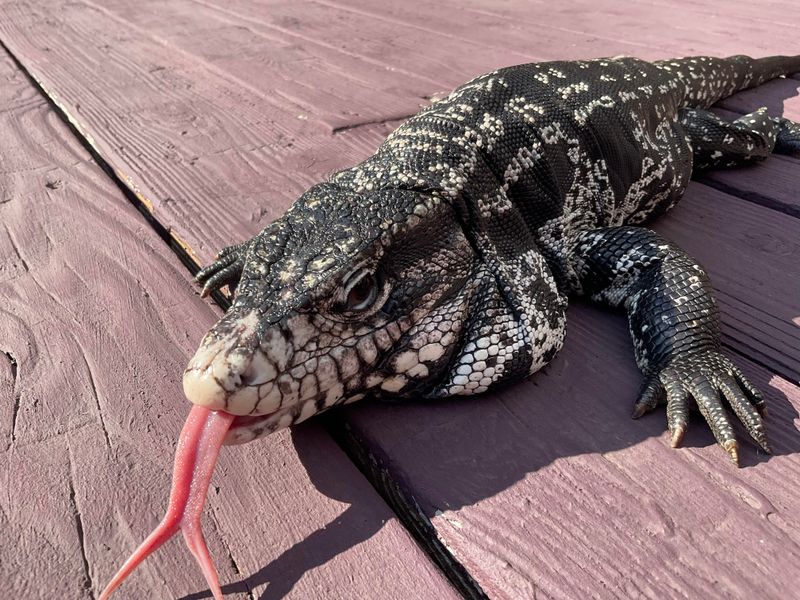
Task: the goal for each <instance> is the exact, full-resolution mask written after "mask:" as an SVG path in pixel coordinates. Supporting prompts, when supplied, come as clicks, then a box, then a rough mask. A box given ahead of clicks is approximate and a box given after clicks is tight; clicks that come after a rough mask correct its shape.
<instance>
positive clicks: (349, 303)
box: [341, 271, 379, 312]
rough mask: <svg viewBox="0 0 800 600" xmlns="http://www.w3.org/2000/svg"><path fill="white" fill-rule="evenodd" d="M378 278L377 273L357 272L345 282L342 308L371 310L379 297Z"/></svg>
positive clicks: (353, 310) (357, 310)
mask: <svg viewBox="0 0 800 600" xmlns="http://www.w3.org/2000/svg"><path fill="white" fill-rule="evenodd" d="M378 291H379V290H378V278H377V277H376V276H375V273H370V272H368V271H361V272H359V273H355V274H354V275H353V277H351V278H350V280H349V281H347V282H346V283H345V289H344V298H345V300H344V302H342V304H341V309H342V310H343V311H346V312H363V311H365V310H369V309H370V308H371V307H372V305H373V304H374V303H375V300H376V299H377V298H378Z"/></svg>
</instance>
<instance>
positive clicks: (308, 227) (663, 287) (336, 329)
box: [184, 56, 800, 461]
mask: <svg viewBox="0 0 800 600" xmlns="http://www.w3.org/2000/svg"><path fill="white" fill-rule="evenodd" d="M793 71H800V57H794V58H787V57H775V58H769V59H761V60H753V59H750V58H748V57H742V56H739V57H732V58H729V59H715V58H690V59H680V60H674V61H662V62H657V63H647V62H643V61H640V60H637V59H633V58H615V59H603V60H592V61H578V62H553V63H540V64H530V65H521V66H516V67H510V68H507V69H502V70H499V71H495V72H493V73H489V74H487V75H483V76H481V77H478V78H476V79H474V80H473V81H471V82H469V83H467V84H465V85H464V86H462V87H460V88H458V89H457V90H455V91H454V92H453V93H452V94H451V95H450V96H449V97H448V98H446V99H444V100H442V101H440V102H437V103H435V104H433V105H432V106H430V107H428V108H426V109H425V110H423V111H421V112H420V113H419V114H418V115H417V116H415V117H413V118H411V119H409V120H408V121H407V122H406V123H405V124H404V125H402V126H401V127H400V128H399V129H397V130H396V131H395V132H394V133H392V135H390V136H389V138H388V139H387V140H386V141H385V142H384V143H383V144H382V145H381V146H380V148H378V150H377V152H376V153H375V155H373V156H372V157H370V158H369V159H367V160H366V161H364V162H363V163H361V164H360V165H357V166H355V167H353V168H351V169H347V170H345V171H342V172H339V173H337V174H335V175H333V176H332V177H331V178H330V179H329V180H328V181H326V182H324V183H321V184H319V185H316V186H314V187H312V188H311V189H309V190H308V191H307V192H306V193H304V194H303V195H302V196H301V197H300V198H299V199H298V200H297V201H296V202H295V203H294V205H293V206H292V207H291V208H290V209H289V211H288V212H287V213H286V214H285V215H284V216H283V217H281V218H280V219H278V220H277V221H275V222H274V223H272V224H270V225H269V226H267V227H266V228H265V229H264V230H263V231H262V232H261V233H259V234H258V235H257V236H255V237H254V238H252V239H251V240H248V241H246V242H244V243H242V244H240V245H238V246H233V247H230V248H227V249H225V250H223V252H221V253H220V255H219V257H218V260H217V261H216V262H215V263H214V264H212V265H210V266H209V267H207V268H206V269H204V270H203V271H202V272H201V273H200V275H199V276H198V279H199V280H200V281H201V282H205V291H206V292H208V291H210V290H212V289H216V288H218V287H221V286H222V285H224V284H226V283H230V284H232V285H235V284H238V285H237V286H236V293H235V297H234V300H233V305H232V306H231V308H230V310H229V311H228V313H227V314H226V315H225V316H224V317H223V318H222V319H221V320H220V322H219V323H218V324H217V325H216V326H215V327H214V328H213V329H212V330H211V331H210V332H209V334H208V335H207V336H206V337H205V338H204V340H203V342H202V345H201V347H200V349H199V350H198V351H197V354H196V355H195V357H194V358H193V359H192V361H191V362H190V364H189V367H188V368H187V371H186V374H185V378H184V389H185V391H186V393H187V397H188V398H189V399H190V400H191V401H192V402H194V403H196V404H199V405H203V406H207V407H209V408H212V409H223V410H226V411H228V412H231V413H233V414H236V415H241V416H242V417H240V418H237V419H236V421H235V422H234V426H233V427H232V428H231V431H230V433H229V434H228V438H227V441H228V442H229V443H235V442H242V441H247V440H250V439H254V438H256V437H259V436H261V435H264V434H267V433H270V432H272V431H275V430H277V429H279V428H282V427H286V426H288V425H290V424H292V423H296V422H299V421H302V420H304V419H306V418H308V417H310V416H312V415H314V414H316V413H318V412H320V411H323V410H326V409H328V408H330V407H332V406H335V405H339V404H343V403H347V402H351V401H354V400H358V399H361V398H364V397H366V396H381V397H391V398H408V397H414V398H440V397H444V396H451V395H458V394H476V393H480V392H484V391H487V390H490V389H494V388H495V387H496V386H498V385H501V384H504V383H507V382H509V381H513V380H515V379H519V378H522V377H525V376H527V375H529V374H531V373H533V372H535V371H537V370H538V369H540V368H541V367H542V366H543V365H545V364H547V362H548V361H549V360H550V359H552V357H553V356H554V355H555V353H556V352H557V351H558V350H559V348H560V347H561V345H562V343H563V340H564V332H565V309H566V306H567V298H568V297H569V296H571V295H586V296H589V297H591V298H592V299H594V300H597V301H599V302H603V303H605V304H607V305H609V306H611V307H614V308H621V309H624V310H626V311H627V313H628V318H629V324H630V331H631V335H632V337H633V341H634V348H635V353H636V359H637V364H638V365H639V367H640V369H641V370H642V372H643V373H644V375H645V377H646V380H645V385H644V387H643V388H642V393H641V396H640V398H639V400H638V401H637V403H636V404H635V406H634V416H635V417H638V416H641V415H642V414H644V413H645V412H647V411H648V410H651V409H653V408H654V407H655V406H657V405H658V404H659V403H661V402H666V403H667V416H668V425H669V428H670V431H671V433H672V441H673V444H674V445H677V444H678V443H679V442H680V439H681V437H682V436H683V433H684V431H685V429H686V425H687V414H688V410H689V407H690V404H692V403H694V404H697V406H698V407H699V409H700V411H701V412H702V414H703V415H704V416H705V418H706V420H707V421H708V423H709V425H710V427H711V429H712V431H713V432H714V435H715V436H716V438H717V440H718V441H719V443H720V444H721V445H722V446H723V448H724V449H725V450H726V451H727V452H728V453H729V454H730V456H731V457H732V458H733V460H734V461H736V460H737V442H736V438H735V437H734V434H733V429H732V427H731V424H730V418H729V415H728V412H727V411H726V410H725V408H724V407H723V404H722V401H721V394H722V396H724V398H725V399H726V400H727V401H728V403H729V404H730V406H731V408H732V409H733V412H734V413H735V414H736V416H737V417H738V418H739V419H740V420H742V421H743V423H744V424H745V426H746V427H747V429H748V431H749V432H750V434H751V435H752V437H753V438H754V439H755V440H756V441H757V442H758V444H759V445H760V446H761V447H762V448H764V449H765V450H768V447H767V441H766V435H765V431H764V425H763V422H762V419H761V415H760V414H759V411H761V410H763V407H764V402H763V399H762V397H761V394H760V393H759V392H758V390H757V389H756V388H755V387H754V386H753V385H752V384H751V383H750V382H748V381H747V379H746V378H745V377H744V376H743V375H742V373H741V372H740V371H739V370H738V368H737V367H736V366H735V365H733V364H732V363H731V362H730V361H729V360H728V359H727V358H726V357H725V356H723V355H722V354H721V353H720V333H719V316H718V311H717V306H716V302H715V300H714V297H713V294H712V291H711V285H710V283H709V281H708V277H707V276H706V274H705V272H704V271H703V269H702V268H701V267H700V266H699V265H698V264H697V263H696V262H695V261H693V260H692V259H691V258H690V257H689V256H687V255H686V254H685V253H684V252H682V251H681V250H680V249H679V248H676V247H675V246H673V245H672V244H670V243H668V242H666V241H664V240H662V239H661V238H659V237H658V236H657V235H656V234H655V233H653V232H652V231H650V230H648V229H644V228H642V227H639V225H640V224H641V223H643V222H645V221H646V220H648V219H650V218H652V217H655V216H657V215H659V214H661V213H663V212H665V211H666V210H668V209H669V208H671V207H672V206H673V205H674V204H675V203H676V202H677V201H678V200H679V199H680V198H681V196H682V195H683V193H684V191H685V189H686V186H687V185H688V183H689V179H690V177H691V175H692V172H693V168H694V170H695V171H696V170H699V169H711V168H716V167H723V166H732V165H737V164H744V163H746V162H748V161H752V160H757V159H760V158H764V157H765V156H767V155H768V154H769V153H770V152H772V151H773V150H774V151H781V152H795V151H797V150H798V148H800V129H798V127H797V125H795V124H793V123H790V122H789V121H786V120H785V119H772V118H770V117H769V116H767V115H766V113H765V112H764V111H759V112H757V113H753V114H752V115H748V116H745V117H742V118H741V119H738V120H737V121H735V122H734V123H726V122H724V121H722V120H721V119H719V118H717V117H715V116H714V115H712V114H711V113H708V112H706V110H705V109H707V108H708V107H709V106H711V104H713V103H714V102H716V101H717V100H719V99H721V98H724V97H726V96H729V95H731V94H733V93H734V92H736V91H738V90H740V89H744V88H746V87H751V86H754V85H758V84H760V83H762V82H764V81H766V80H768V79H771V78H774V77H777V76H780V75H782V74H786V73H791V72H793Z"/></svg>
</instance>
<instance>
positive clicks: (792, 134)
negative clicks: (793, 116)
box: [775, 117, 800, 156]
mask: <svg viewBox="0 0 800 600" xmlns="http://www.w3.org/2000/svg"><path fill="white" fill-rule="evenodd" d="M775 122H776V123H777V124H778V127H779V128H780V129H779V130H778V137H777V139H776V140H775V153H776V154H788V155H790V156H800V123H795V122H794V121H790V120H789V119H784V118H783V117H779V118H776V119H775Z"/></svg>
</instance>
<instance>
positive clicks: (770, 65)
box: [655, 55, 800, 108]
mask: <svg viewBox="0 0 800 600" xmlns="http://www.w3.org/2000/svg"><path fill="white" fill-rule="evenodd" d="M655 64H656V65H658V66H660V67H661V68H662V69H664V70H666V71H669V72H670V73H671V74H672V75H673V76H677V77H678V78H679V79H680V80H681V81H682V82H683V83H684V84H685V85H686V95H685V99H684V106H690V107H692V108H708V107H710V106H711V105H712V104H714V103H715V102H717V101H718V100H722V99H723V98H727V97H728V96H732V95H733V94H735V93H736V92H739V91H741V90H746V89H748V88H751V87H755V86H757V85H761V84H762V83H764V82H767V81H769V80H771V79H776V78H777V77H781V76H782V75H791V74H792V73H800V56H768V57H766V58H750V57H749V56H743V55H737V56H730V57H728V58H711V57H706V56H702V57H701V56H696V57H690V58H679V59H677V60H663V61H659V62H657V63H655Z"/></svg>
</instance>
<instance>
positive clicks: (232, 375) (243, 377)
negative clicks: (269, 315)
mask: <svg viewBox="0 0 800 600" xmlns="http://www.w3.org/2000/svg"><path fill="white" fill-rule="evenodd" d="M257 326H258V315H257V313H256V312H255V311H253V312H250V313H248V314H246V315H244V316H231V315H226V316H225V317H223V318H222V319H221V320H220V321H219V323H217V324H216V325H215V326H214V327H213V328H212V329H211V331H209V332H208V334H206V336H205V337H204V338H203V341H202V342H201V344H200V347H199V348H198V349H197V352H195V354H194V356H193V357H192V359H191V360H190V361H189V365H188V366H187V367H186V371H184V374H183V392H184V394H185V395H186V398H188V400H189V401H190V402H191V403H192V404H196V405H198V406H203V407H205V408H208V409H210V410H225V411H226V412H230V413H233V414H247V413H249V412H250V411H251V410H252V409H253V404H252V403H251V404H250V406H245V403H243V402H240V401H233V400H234V399H235V398H237V396H239V394H238V393H237V392H238V391H239V390H241V389H242V388H243V386H245V389H247V386H248V385H249V384H251V383H252V382H253V381H255V380H257V378H259V377H263V374H262V373H260V370H259V369H258V368H256V367H255V366H254V365H253V362H254V361H253V358H254V355H255V354H256V353H257V348H258V339H257V336H256V329H257Z"/></svg>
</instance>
